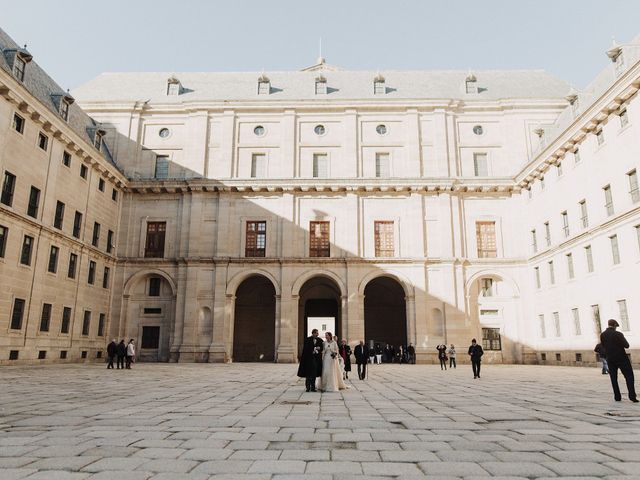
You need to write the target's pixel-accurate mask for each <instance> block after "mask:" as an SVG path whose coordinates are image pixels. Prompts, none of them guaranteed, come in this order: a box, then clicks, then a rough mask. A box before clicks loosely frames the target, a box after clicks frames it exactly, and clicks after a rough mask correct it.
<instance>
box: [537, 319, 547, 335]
mask: <svg viewBox="0 0 640 480" xmlns="http://www.w3.org/2000/svg"><path fill="white" fill-rule="evenodd" d="M538 323H539V326H540V336H541V337H542V338H546V336H547V326H546V325H545V322H544V315H538Z"/></svg>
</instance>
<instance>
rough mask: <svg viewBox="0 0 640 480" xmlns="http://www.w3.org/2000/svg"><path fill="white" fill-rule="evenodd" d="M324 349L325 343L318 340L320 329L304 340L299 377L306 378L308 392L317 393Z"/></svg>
mask: <svg viewBox="0 0 640 480" xmlns="http://www.w3.org/2000/svg"><path fill="white" fill-rule="evenodd" d="M322 349H323V342H322V340H321V339H320V338H318V329H317V328H314V329H313V330H311V336H310V337H307V338H306V339H305V340H304V345H303V346H302V355H300V365H299V366H298V376H299V377H301V378H305V379H306V380H305V387H306V390H307V392H315V391H316V377H319V376H320V375H321V374H322Z"/></svg>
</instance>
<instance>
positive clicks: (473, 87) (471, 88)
mask: <svg viewBox="0 0 640 480" xmlns="http://www.w3.org/2000/svg"><path fill="white" fill-rule="evenodd" d="M464 84H465V91H466V92H467V93H478V85H477V84H476V81H475V80H467V81H465V82H464Z"/></svg>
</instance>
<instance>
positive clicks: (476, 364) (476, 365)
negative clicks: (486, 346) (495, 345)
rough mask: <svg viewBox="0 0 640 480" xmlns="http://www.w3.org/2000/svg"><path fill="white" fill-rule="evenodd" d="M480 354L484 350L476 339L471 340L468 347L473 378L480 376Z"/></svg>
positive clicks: (482, 353)
mask: <svg viewBox="0 0 640 480" xmlns="http://www.w3.org/2000/svg"><path fill="white" fill-rule="evenodd" d="M482 355H484V350H482V347H481V346H480V345H478V343H477V342H476V339H475V338H474V339H472V340H471V346H470V347H469V357H471V368H472V369H473V378H474V379H475V378H480V363H481V362H482Z"/></svg>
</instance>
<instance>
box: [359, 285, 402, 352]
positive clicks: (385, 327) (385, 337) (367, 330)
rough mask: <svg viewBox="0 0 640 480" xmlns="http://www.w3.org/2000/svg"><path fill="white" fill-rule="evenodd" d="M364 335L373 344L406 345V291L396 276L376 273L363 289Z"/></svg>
mask: <svg viewBox="0 0 640 480" xmlns="http://www.w3.org/2000/svg"><path fill="white" fill-rule="evenodd" d="M364 336H365V338H366V340H367V342H371V341H373V342H374V344H378V343H379V344H381V345H382V346H384V345H385V344H387V343H388V344H389V345H393V346H395V347H396V348H397V347H398V346H400V345H405V346H406V345H407V343H408V342H407V307H406V300H405V292H404V289H403V288H402V285H400V283H398V281H397V280H395V279H393V278H390V277H377V278H374V279H373V280H371V281H370V282H369V283H368V284H367V286H366V287H365V289H364Z"/></svg>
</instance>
